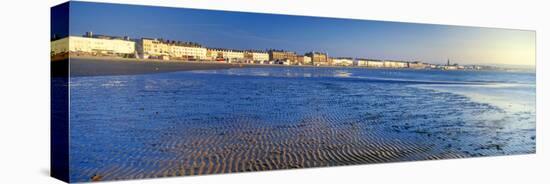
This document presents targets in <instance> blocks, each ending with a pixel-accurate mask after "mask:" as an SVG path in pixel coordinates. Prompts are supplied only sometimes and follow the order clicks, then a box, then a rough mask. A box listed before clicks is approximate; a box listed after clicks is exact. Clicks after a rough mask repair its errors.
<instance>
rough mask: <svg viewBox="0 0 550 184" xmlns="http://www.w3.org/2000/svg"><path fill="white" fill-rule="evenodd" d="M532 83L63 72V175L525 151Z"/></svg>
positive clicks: (400, 75)
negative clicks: (66, 95)
mask: <svg viewBox="0 0 550 184" xmlns="http://www.w3.org/2000/svg"><path fill="white" fill-rule="evenodd" d="M534 85H535V75H534V73H510V72H481V71H423V70H422V71H420V70H369V69H341V68H298V67H296V68H282V67H277V68H240V69H227V70H205V71H187V72H175V73H162V74H150V75H127V76H95V77H74V78H71V81H70V94H71V101H70V105H71V106H70V110H71V111H70V112H71V114H70V121H71V125H70V133H71V136H70V138H71V139H70V141H71V142H70V145H71V146H70V148H71V150H70V154H71V155H70V169H71V181H89V180H90V178H91V177H92V176H94V175H97V176H101V178H102V179H104V180H117V179H131V178H146V177H162V176H179V175H199V174H211V173H228V172H242V171H261V170H272V169H289V168H305V167H319V166H333V165H349V164H364V163H380V162H395V161H413V160H429V159H444V158H463V157H475V156H496V155H511V154H527V153H534V152H535V139H536V138H535V105H534V104H535V86H534Z"/></svg>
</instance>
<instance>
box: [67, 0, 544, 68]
mask: <svg viewBox="0 0 550 184" xmlns="http://www.w3.org/2000/svg"><path fill="white" fill-rule="evenodd" d="M70 7H71V10H70V34H71V35H82V34H84V32H86V31H93V32H94V33H95V34H105V35H114V36H130V37H132V38H141V37H151V38H164V39H168V40H181V41H194V42H198V43H200V44H202V45H204V46H207V47H222V48H233V49H269V48H273V49H284V50H291V51H296V52H297V53H299V54H303V53H304V52H308V51H322V52H327V53H328V54H329V55H330V56H333V57H344V56H345V57H363V58H376V59H399V60H422V61H425V62H430V63H444V62H446V60H447V58H450V59H451V60H452V61H453V62H458V63H460V64H507V65H534V64H535V33H534V32H533V31H521V30H510V29H493V28H477V27H461V26H444V25H429V24H410V23H397V22H381V21H367V20H349V19H334V18H319V17H304V16H288V15H273V14H257V13H240V12H227V11H212V10H196V9H183V8H166V7H152V6H135V5H120V4H103V3H89V2H71V6H70Z"/></svg>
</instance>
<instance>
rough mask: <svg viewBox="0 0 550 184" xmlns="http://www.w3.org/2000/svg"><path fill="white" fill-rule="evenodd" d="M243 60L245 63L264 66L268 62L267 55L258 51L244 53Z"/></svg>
mask: <svg viewBox="0 0 550 184" xmlns="http://www.w3.org/2000/svg"><path fill="white" fill-rule="evenodd" d="M244 59H245V61H246V62H247V63H256V64H264V63H265V62H267V61H269V54H268V53H267V52H264V51H259V50H247V51H244Z"/></svg>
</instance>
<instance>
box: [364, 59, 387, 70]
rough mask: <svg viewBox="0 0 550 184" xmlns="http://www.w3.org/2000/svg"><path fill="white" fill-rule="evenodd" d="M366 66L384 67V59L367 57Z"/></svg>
mask: <svg viewBox="0 0 550 184" xmlns="http://www.w3.org/2000/svg"><path fill="white" fill-rule="evenodd" d="M366 66H367V67H371V68H383V67H384V61H382V60H377V59H367V65H366Z"/></svg>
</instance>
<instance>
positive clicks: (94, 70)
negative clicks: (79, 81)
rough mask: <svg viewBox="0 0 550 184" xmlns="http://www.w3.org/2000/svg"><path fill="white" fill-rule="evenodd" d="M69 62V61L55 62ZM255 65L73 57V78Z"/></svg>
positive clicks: (71, 69) (71, 65) (71, 61)
mask: <svg viewBox="0 0 550 184" xmlns="http://www.w3.org/2000/svg"><path fill="white" fill-rule="evenodd" d="M55 62H67V61H55ZM251 66H255V65H242V64H230V63H215V62H200V63H199V62H184V61H161V60H139V59H122V58H90V57H88V58H84V57H76V58H75V57H71V59H70V74H71V76H98V75H135V74H148V73H163V72H176V71H188V70H214V69H228V68H239V67H251Z"/></svg>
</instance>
